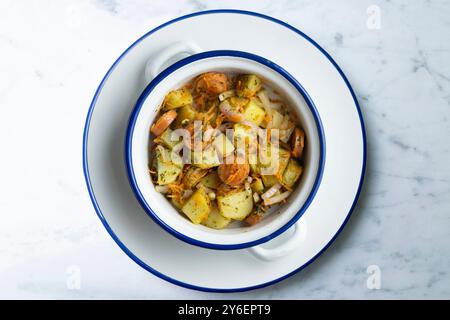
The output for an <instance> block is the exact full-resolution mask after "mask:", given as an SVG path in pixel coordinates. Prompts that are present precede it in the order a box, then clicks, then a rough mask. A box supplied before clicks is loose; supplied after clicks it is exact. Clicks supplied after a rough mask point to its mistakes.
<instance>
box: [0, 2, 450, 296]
mask: <svg viewBox="0 0 450 320" xmlns="http://www.w3.org/2000/svg"><path fill="white" fill-rule="evenodd" d="M243 3H245V4H243ZM372 5H376V6H378V8H379V9H380V18H381V20H380V21H381V26H380V28H379V29H373V28H368V26H367V20H368V19H369V18H370V15H369V14H368V13H367V9H368V8H370V7H371V6H372ZM215 8H239V9H246V10H253V11H258V12H261V13H265V14H268V15H271V16H274V17H276V18H279V19H282V20H284V21H286V22H288V23H290V24H292V25H293V26H295V27H297V28H299V29H301V30H302V31H304V32H305V33H306V34H308V35H310V36H311V37H312V38H313V39H315V40H316V41H317V42H318V43H319V44H320V45H322V46H323V47H324V48H325V50H327V51H328V52H329V53H330V54H331V55H332V56H333V57H334V58H335V60H336V61H337V63H338V64H339V65H340V66H341V67H342V69H343V70H344V72H345V73H346V74H347V76H348V78H349V80H350V82H351V83H352V85H353V87H354V89H355V91H356V94H357V96H358V99H359V101H360V104H361V108H362V111H363V115H364V118H365V121H366V126H367V134H368V151H369V159H368V160H369V161H368V168H367V176H366V183H365V187H364V190H363V193H362V196H361V200H360V203H359V205H358V207H357V210H356V211H355V213H354V215H353V217H352V218H351V220H350V222H349V223H348V224H347V226H346V228H345V229H344V231H343V232H342V233H341V235H340V237H339V238H338V240H337V241H336V242H335V243H334V244H333V245H332V246H331V247H330V249H329V250H328V251H327V252H326V253H325V254H324V255H323V256H321V257H320V258H319V259H318V260H317V261H316V262H314V263H313V264H312V265H311V266H309V267H308V268H307V269H306V270H304V271H302V272H300V273H299V274H297V275H295V276H293V277H292V278H289V279H288V280H285V281H283V282H282V283H279V284H276V285H274V286H271V287H269V288H265V289H260V290H256V291H252V292H247V293H240V294H211V293H201V292H195V291H191V290H187V289H183V288H179V287H176V286H174V285H172V284H169V283H167V282H164V281H163V280H160V279H159V278H156V277H155V276H153V275H151V274H149V273H147V272H146V271H144V270H143V269H141V268H140V267H139V266H137V265H136V264H135V263H134V262H132V261H131V260H130V259H129V258H128V257H127V256H126V255H125V254H124V253H123V252H122V251H121V250H120V249H119V248H118V246H117V245H116V244H115V243H114V241H113V240H112V239H111V238H110V237H109V235H108V234H107V232H106V231H105V230H104V228H103V226H102V225H101V223H100V221H99V219H98V218H97V216H96V214H95V211H94V209H93V207H92V205H91V202H90V200H89V196H88V193H87V190H86V187H85V182H84V177H83V170H82V158H81V150H82V149H81V146H82V133H83V126H84V121H85V117H86V114H87V110H88V107H89V104H90V101H91V99H92V96H93V95H94V92H95V89H96V88H97V85H98V84H99V82H100V81H101V79H102V77H103V75H104V74H105V73H106V71H107V70H108V68H109V67H110V66H111V65H112V63H113V62H114V61H115V60H116V58H117V57H118V56H119V55H120V54H121V53H122V52H123V51H124V50H125V49H126V48H127V47H128V46H129V45H130V44H131V43H132V42H134V41H135V40H136V39H137V38H138V37H140V36H141V35H143V34H144V33H146V32H147V31H149V30H150V29H152V28H154V27H156V26H157V25H159V24H161V23H163V22H165V21H167V20H169V19H172V18H175V17H177V16H180V15H183V14H187V13H191V12H195V11H200V10H206V9H215ZM369 11H370V9H369ZM370 26H372V27H373V25H371V24H370V23H369V27H370ZM449 34H450V3H449V2H446V1H433V0H431V1H419V0H417V1H414V2H412V1H390V2H386V1H356V0H355V1H333V2H331V1H312V0H311V1H295V0H291V1H273V0H262V1H245V2H244V1H226V2H225V1H195V0H192V1H168V0H163V1H159V0H158V1H155V0H152V1H144V0H139V1H123V0H122V1H120V0H117V1H115V0H98V1H94V0H92V1H87V0H79V1H75V0H72V1H56V0H54V1H6V0H1V1H0V58H1V59H0V107H1V111H2V113H1V117H0V136H1V142H2V152H1V155H2V156H1V160H0V161H1V162H0V164H1V166H0V215H1V222H0V298H44V299H45V298H63V299H66V298H125V299H131V298H137V299H147V298H148V299H151V298H160V299H164V298H169V299H170V298H180V299H185V298H213V299H214V298H246V299H252V298H267V299H271V298H286V299H294V298H370V299H372V298H373V299H379V298H388V299H389V298H447V299H448V298H449V297H450V291H449V290H450V274H449V271H448V267H449V265H450V254H449V253H450V252H449V245H450V216H449V214H450V149H449V148H450V147H449V145H450V143H449V133H450V122H449V117H450V63H449V57H450V43H449V42H448V36H449ZM268 41H269V40H268ZM369 265H377V266H378V267H379V268H380V270H381V289H379V290H369V289H368V288H367V286H366V280H367V277H368V276H369V275H368V274H367V273H366V270H367V267H368V266H369ZM77 275H79V276H80V277H79V279H80V282H79V284H80V287H79V288H78V286H77V282H76V281H75V282H74V281H73V280H74V277H75V278H76V276H77Z"/></svg>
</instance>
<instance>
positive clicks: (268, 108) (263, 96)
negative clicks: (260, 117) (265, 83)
mask: <svg viewBox="0 0 450 320" xmlns="http://www.w3.org/2000/svg"><path fill="white" fill-rule="evenodd" d="M257 96H258V98H259V100H261V103H262V105H263V107H264V109H265V110H266V112H267V114H268V115H269V116H270V117H271V118H272V103H271V102H270V100H269V97H268V95H267V92H266V91H265V90H261V91H260V92H258V94H257Z"/></svg>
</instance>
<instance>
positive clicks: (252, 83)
mask: <svg viewBox="0 0 450 320" xmlns="http://www.w3.org/2000/svg"><path fill="white" fill-rule="evenodd" d="M261 85H262V81H261V79H260V78H258V77H257V76H256V75H254V74H244V75H241V76H239V77H238V78H237V79H236V94H237V95H238V96H239V97H245V98H250V97H253V96H254V95H255V94H256V92H258V90H260V89H261Z"/></svg>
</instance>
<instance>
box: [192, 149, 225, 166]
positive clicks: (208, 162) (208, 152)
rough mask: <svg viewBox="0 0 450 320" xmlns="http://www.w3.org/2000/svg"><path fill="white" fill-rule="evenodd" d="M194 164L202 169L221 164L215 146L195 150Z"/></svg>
mask: <svg viewBox="0 0 450 320" xmlns="http://www.w3.org/2000/svg"><path fill="white" fill-rule="evenodd" d="M193 164H194V166H197V167H199V168H202V169H209V168H212V167H217V166H219V165H220V160H219V157H218V156H217V152H216V149H215V148H208V149H205V150H198V151H194V152H193Z"/></svg>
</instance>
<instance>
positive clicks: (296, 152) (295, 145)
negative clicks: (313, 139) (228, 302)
mask: <svg viewBox="0 0 450 320" xmlns="http://www.w3.org/2000/svg"><path fill="white" fill-rule="evenodd" d="M304 147H305V132H303V130H301V129H299V128H295V130H294V133H293V134H292V137H291V148H292V155H293V156H294V157H295V158H300V157H301V156H302V154H303V148H304Z"/></svg>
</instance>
